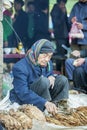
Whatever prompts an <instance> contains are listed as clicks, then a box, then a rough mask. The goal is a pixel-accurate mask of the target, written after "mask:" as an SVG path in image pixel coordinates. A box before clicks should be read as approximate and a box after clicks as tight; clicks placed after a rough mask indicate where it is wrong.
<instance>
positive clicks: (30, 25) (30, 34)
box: [28, 14, 34, 38]
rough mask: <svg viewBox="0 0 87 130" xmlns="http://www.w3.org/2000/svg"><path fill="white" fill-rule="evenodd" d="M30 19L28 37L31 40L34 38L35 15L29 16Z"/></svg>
mask: <svg viewBox="0 0 87 130" xmlns="http://www.w3.org/2000/svg"><path fill="white" fill-rule="evenodd" d="M28 18H29V24H28V36H29V38H32V37H33V36H34V14H28Z"/></svg>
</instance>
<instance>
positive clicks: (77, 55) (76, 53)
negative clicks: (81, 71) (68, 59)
mask: <svg viewBox="0 0 87 130" xmlns="http://www.w3.org/2000/svg"><path fill="white" fill-rule="evenodd" d="M71 54H72V55H73V56H75V57H80V51H78V50H75V51H73V52H71Z"/></svg>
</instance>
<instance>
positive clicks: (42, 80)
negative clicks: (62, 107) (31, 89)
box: [40, 76, 50, 89]
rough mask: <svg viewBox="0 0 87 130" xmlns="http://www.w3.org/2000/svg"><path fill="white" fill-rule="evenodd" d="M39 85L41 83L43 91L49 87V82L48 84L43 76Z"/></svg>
mask: <svg viewBox="0 0 87 130" xmlns="http://www.w3.org/2000/svg"><path fill="white" fill-rule="evenodd" d="M40 83H41V87H42V88H43V89H47V88H49V87H50V82H49V80H48V78H46V77H44V76H41V78H40Z"/></svg>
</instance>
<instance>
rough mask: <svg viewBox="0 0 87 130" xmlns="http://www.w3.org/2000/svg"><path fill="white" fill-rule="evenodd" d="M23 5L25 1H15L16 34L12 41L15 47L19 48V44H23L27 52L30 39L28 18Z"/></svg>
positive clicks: (14, 22)
mask: <svg viewBox="0 0 87 130" xmlns="http://www.w3.org/2000/svg"><path fill="white" fill-rule="evenodd" d="M23 5H24V2H23V0H14V9H15V16H14V19H13V28H14V30H15V32H16V33H14V32H13V37H12V39H13V44H14V46H15V47H18V43H19V42H22V43H23V46H24V49H25V50H26V43H27V39H28V31H27V29H28V16H27V14H26V12H25V11H23V9H22V7H23ZM16 34H17V35H18V36H17V35H16Z"/></svg>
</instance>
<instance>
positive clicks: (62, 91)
mask: <svg viewBox="0 0 87 130" xmlns="http://www.w3.org/2000/svg"><path fill="white" fill-rule="evenodd" d="M30 89H31V90H33V91H34V92H35V93H37V94H38V95H39V96H41V97H43V98H45V99H47V100H48V101H58V102H59V101H60V100H63V99H67V98H68V89H69V84H68V80H67V78H66V77H65V76H62V75H58V76H56V79H55V84H54V87H53V89H52V88H51V87H50V82H49V80H48V78H46V77H44V76H41V77H40V78H39V79H38V80H37V81H36V82H34V83H33V84H31V86H30Z"/></svg>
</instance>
